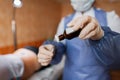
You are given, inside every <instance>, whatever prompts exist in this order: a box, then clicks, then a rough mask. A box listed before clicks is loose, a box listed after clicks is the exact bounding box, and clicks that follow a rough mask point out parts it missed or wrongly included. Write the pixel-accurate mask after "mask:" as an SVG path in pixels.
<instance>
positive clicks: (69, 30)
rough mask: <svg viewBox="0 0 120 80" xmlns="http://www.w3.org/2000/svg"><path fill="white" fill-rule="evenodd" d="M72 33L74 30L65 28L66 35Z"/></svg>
mask: <svg viewBox="0 0 120 80" xmlns="http://www.w3.org/2000/svg"><path fill="white" fill-rule="evenodd" d="M72 32H74V30H73V29H72V28H66V34H70V33H72Z"/></svg>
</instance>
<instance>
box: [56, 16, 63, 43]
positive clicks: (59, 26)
mask: <svg viewBox="0 0 120 80" xmlns="http://www.w3.org/2000/svg"><path fill="white" fill-rule="evenodd" d="M64 29H65V26H64V18H62V20H61V21H60V23H59V25H58V28H57V32H56V35H61V34H63V32H64ZM54 40H55V38H54ZM61 42H62V43H63V44H65V40H62V41H61Z"/></svg>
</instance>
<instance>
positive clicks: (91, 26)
mask: <svg viewBox="0 0 120 80" xmlns="http://www.w3.org/2000/svg"><path fill="white" fill-rule="evenodd" d="M67 26H69V27H72V29H73V30H75V31H76V30H78V29H80V28H81V29H82V31H81V32H80V34H79V38H81V39H88V38H90V39H92V40H99V39H101V38H102V37H103V36H104V32H103V30H102V29H101V27H100V25H99V23H98V21H97V20H96V19H95V18H93V17H91V16H82V17H78V18H76V19H74V20H72V21H71V22H70V23H68V25H67Z"/></svg>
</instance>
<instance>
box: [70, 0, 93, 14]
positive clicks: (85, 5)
mask: <svg viewBox="0 0 120 80" xmlns="http://www.w3.org/2000/svg"><path fill="white" fill-rule="evenodd" d="M70 1H71V5H72V7H73V9H74V10H75V11H79V12H84V11H87V10H88V9H90V8H91V7H92V4H93V3H94V1H95V0H70Z"/></svg>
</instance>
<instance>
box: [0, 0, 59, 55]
mask: <svg viewBox="0 0 120 80" xmlns="http://www.w3.org/2000/svg"><path fill="white" fill-rule="evenodd" d="M22 1H23V6H22V7H21V8H17V9H16V27H17V42H18V48H20V47H23V46H26V45H35V46H36V45H37V46H38V45H40V44H41V42H42V41H43V40H45V39H48V38H53V35H54V34H55V31H56V28H57V27H56V26H57V25H58V22H59V21H60V17H61V4H60V3H58V2H57V1H54V0H22ZM12 15H13V6H12V0H0V53H9V52H12V51H13V50H14V49H13V34H12V29H11V20H12Z"/></svg>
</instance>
